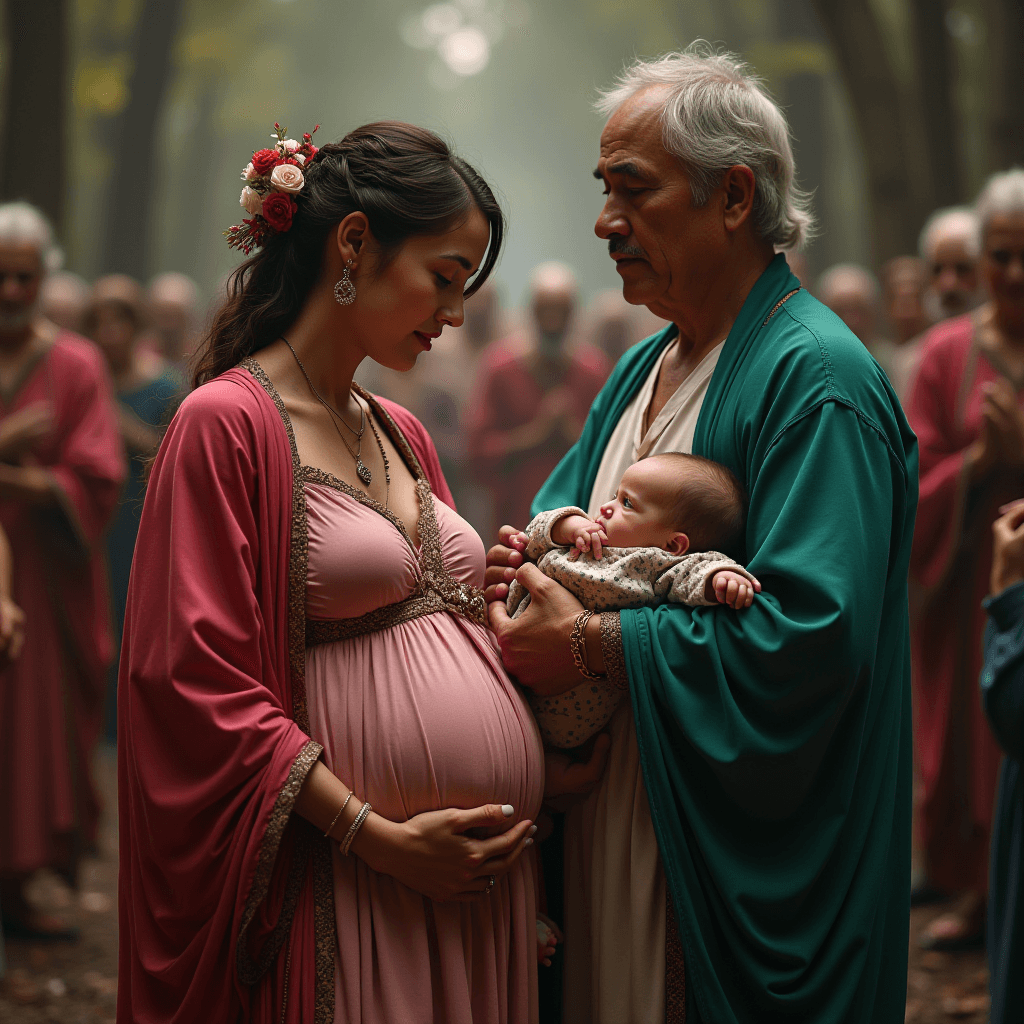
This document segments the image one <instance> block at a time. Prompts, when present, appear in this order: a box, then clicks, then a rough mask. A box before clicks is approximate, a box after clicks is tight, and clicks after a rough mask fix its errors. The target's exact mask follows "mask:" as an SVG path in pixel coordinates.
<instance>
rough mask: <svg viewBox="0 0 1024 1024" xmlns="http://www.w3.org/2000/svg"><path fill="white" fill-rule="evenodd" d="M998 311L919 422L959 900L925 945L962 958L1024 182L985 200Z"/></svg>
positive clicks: (916, 572) (934, 777) (972, 929)
mask: <svg viewBox="0 0 1024 1024" xmlns="http://www.w3.org/2000/svg"><path fill="white" fill-rule="evenodd" d="M977 211H978V216H979V222H980V228H981V239H982V254H981V261H980V268H981V273H982V275H983V277H984V279H985V282H986V284H987V287H988V291H989V294H990V301H989V302H988V303H987V304H985V305H984V306H982V307H980V308H979V309H977V310H975V311H974V312H972V313H969V314H967V315H965V316H960V317H956V318H954V319H952V320H947V321H945V322H944V323H941V324H939V325H937V326H936V327H934V328H932V330H931V332H930V333H929V335H928V336H927V337H926V340H925V343H924V348H923V351H922V356H921V364H920V368H919V370H918V374H917V378H916V381H915V384H914V387H913V391H912V394H911V399H910V406H909V409H908V419H909V421H910V424H911V426H912V427H913V429H914V430H915V432H916V433H917V436H918V439H919V442H920V448H921V499H920V505H919V507H918V514H917V528H916V533H915V536H914V554H913V561H912V563H911V572H912V580H913V583H914V584H915V589H916V594H915V593H912V600H913V601H914V604H915V607H916V613H917V617H916V623H915V626H914V630H913V644H912V650H913V659H914V660H913V664H914V686H915V701H914V704H915V707H914V711H915V719H916V720H915V730H914V740H915V747H916V757H917V763H918V770H919V773H920V780H921V787H922V791H923V792H922V800H921V805H920V833H921V837H920V838H921V845H922V849H923V852H924V857H925V870H926V872H927V882H928V888H929V889H933V890H936V891H937V892H939V893H941V894H946V895H949V896H956V897H958V899H957V901H956V902H955V903H954V904H953V905H952V906H951V907H950V909H949V911H948V912H947V913H944V914H943V915H941V916H940V917H938V918H937V919H936V920H935V921H934V922H932V923H931V924H930V925H929V927H928V928H927V929H926V930H925V932H924V933H923V935H922V943H923V944H925V945H927V946H930V947H934V948H959V947H962V946H964V945H968V944H971V943H974V942H980V940H981V937H982V935H983V931H984V908H985V893H986V889H987V876H988V850H989V836H990V832H991V828H992V808H993V802H994V799H995V790H996V780H997V776H998V771H999V762H1000V757H1001V755H1000V751H999V747H998V745H997V744H996V741H995V739H994V738H993V736H992V733H991V731H990V729H989V727H988V724H987V722H986V720H985V715H984V712H983V710H982V707H981V704H980V703H979V701H978V695H977V682H978V675H979V673H980V671H981V665H982V657H983V650H982V640H983V635H984V630H985V623H986V615H985V611H984V609H983V608H982V604H981V602H982V599H983V598H984V597H985V595H986V594H987V593H988V584H989V566H990V564H991V560H992V531H991V524H992V521H993V520H994V519H995V518H996V514H997V510H998V509H999V507H1000V506H1001V505H1002V504H1004V503H1005V502H1007V501H1009V500H1011V499H1012V498H1015V497H1017V496H1018V495H1019V494H1020V493H1021V491H1022V489H1024V413H1022V411H1021V407H1020V402H1021V392H1022V390H1024V266H1022V263H1021V260H1022V256H1021V253H1022V251H1024V172H1021V171H1010V172H1008V173H1007V174H1005V175H996V176H995V177H993V178H992V179H991V180H990V181H989V183H988V185H987V186H986V187H985V189H984V190H983V192H982V193H981V196H980V197H979V199H978V203H977Z"/></svg>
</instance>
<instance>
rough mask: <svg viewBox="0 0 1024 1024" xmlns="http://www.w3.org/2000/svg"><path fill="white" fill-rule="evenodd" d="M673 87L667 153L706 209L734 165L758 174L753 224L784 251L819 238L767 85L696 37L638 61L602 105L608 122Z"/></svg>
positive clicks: (666, 114) (665, 118) (666, 119)
mask: <svg viewBox="0 0 1024 1024" xmlns="http://www.w3.org/2000/svg"><path fill="white" fill-rule="evenodd" d="M654 85H664V86H668V89H669V91H668V97H667V98H666V100H665V106H664V108H663V109H662V114H661V120H662V129H663V138H664V143H665V148H666V149H667V150H668V151H669V152H670V153H672V154H673V155H675V156H676V157H678V158H679V160H681V161H682V163H683V165H684V166H685V167H686V169H687V172H688V174H689V177H690V191H691V193H692V195H693V203H694V205H695V206H703V205H704V204H705V203H707V202H708V200H709V199H710V198H711V193H712V192H713V191H714V190H715V188H717V187H718V185H719V183H720V182H721V180H722V174H723V173H724V172H725V171H726V170H728V168H730V167H733V166H734V165H736V164H743V165H745V166H747V167H749V168H750V169H751V171H753V172H754V182H755V192H754V207H753V221H754V227H755V229H756V230H757V232H758V234H759V235H760V236H761V237H762V238H763V239H764V240H765V241H768V242H771V243H772V244H773V245H775V246H778V247H779V248H781V249H798V248H800V247H801V246H802V245H803V244H804V242H806V241H807V240H808V239H809V238H810V237H811V236H812V235H813V233H814V216H813V215H812V214H811V212H810V199H811V197H810V195H809V194H808V193H806V192H803V191H801V190H800V189H799V188H798V187H797V185H796V181H795V171H796V168H795V165H794V161H793V147H792V145H791V144H790V133H789V125H788V124H787V123H786V116H785V114H783V113H782V111H781V110H780V109H779V106H778V104H777V103H776V102H775V101H774V100H773V99H772V98H771V97H770V96H769V95H768V92H767V91H766V89H765V87H764V84H763V82H762V81H761V79H759V78H758V77H757V76H756V75H755V74H754V73H753V72H752V71H751V70H750V68H749V66H748V65H747V64H745V63H744V62H743V61H741V60H740V59H739V58H738V57H737V56H736V55H735V54H732V53H725V52H719V51H717V50H716V49H715V48H714V47H713V46H712V45H711V44H710V43H708V42H705V41H704V40H702V39H701V40H697V42H695V43H692V44H691V45H690V46H688V47H687V48H686V49H685V50H683V51H682V52H680V53H670V54H667V55H666V56H664V57H660V58H659V59H658V60H653V61H643V60H638V61H635V62H634V63H633V64H631V65H630V66H629V67H627V68H626V69H625V70H624V71H623V72H622V74H620V75H619V77H618V78H617V79H616V81H615V85H614V86H613V87H612V88H610V89H606V90H604V91H602V93H601V97H600V99H599V100H598V101H597V103H596V107H597V109H598V110H599V111H600V112H601V113H602V114H604V115H605V116H606V117H607V116H608V115H610V114H611V113H612V112H613V111H615V110H616V109H618V108H619V107H620V106H621V105H622V104H623V103H624V102H625V101H626V100H628V99H629V98H630V97H631V96H633V95H634V94H635V93H637V92H639V91H640V90H641V89H646V88H648V87H649V86H654Z"/></svg>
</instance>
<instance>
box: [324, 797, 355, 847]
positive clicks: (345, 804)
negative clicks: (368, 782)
mask: <svg viewBox="0 0 1024 1024" xmlns="http://www.w3.org/2000/svg"><path fill="white" fill-rule="evenodd" d="M351 799H352V790H351V789H350V790H349V791H348V796H347V797H345V801H344V803H342V805H341V807H339V808H338V813H337V814H336V815H335V816H334V821H332V822H331V823H330V825H328V826H327V831H326V832H325V833H324V835H325V836H330V834H331V830H332V829H333V828H334V826H335V825H337V824H338V819H339V818H340V817H341V816H342V815H343V814H344V813H345V808H346V807H348V802H349V800H351Z"/></svg>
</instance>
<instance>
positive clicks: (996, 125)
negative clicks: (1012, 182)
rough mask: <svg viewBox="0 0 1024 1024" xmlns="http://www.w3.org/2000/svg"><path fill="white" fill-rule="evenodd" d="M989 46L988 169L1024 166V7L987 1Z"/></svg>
mask: <svg viewBox="0 0 1024 1024" xmlns="http://www.w3.org/2000/svg"><path fill="white" fill-rule="evenodd" d="M985 13H986V21H987V23H988V24H987V29H988V31H987V36H988V38H987V40H986V45H987V46H988V48H989V52H990V53H991V55H992V63H991V67H992V75H991V78H990V80H989V88H988V93H989V125H988V135H989V167H990V169H991V170H992V171H1005V170H1007V169H1009V168H1010V167H1013V166H1014V165H1016V166H1018V167H1022V166H1024V59H1022V57H1021V50H1022V48H1024V5H1022V4H1021V2H1020V0H988V2H987V3H986V4H985Z"/></svg>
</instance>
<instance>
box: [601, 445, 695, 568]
mask: <svg viewBox="0 0 1024 1024" xmlns="http://www.w3.org/2000/svg"><path fill="white" fill-rule="evenodd" d="M678 488H679V466H678V464H673V463H671V462H668V461H667V460H663V459H657V458H652V459H644V460H643V461H642V462H638V463H636V465H634V466H630V467H629V469H627V470H626V472H625V473H623V475H622V480H621V481H620V483H619V489H618V491H617V492H616V494H615V497H614V498H612V500H611V501H609V502H606V503H605V504H604V505H602V506H601V511H600V512H599V514H598V517H597V521H598V522H599V523H600V524H601V525H602V526H603V527H604V532H605V533H606V534H607V535H608V544H609V546H610V547H615V548H664V549H665V550H668V551H674V552H676V553H677V554H682V551H678V550H677V548H679V546H680V539H679V538H684V539H685V535H684V534H682V533H680V532H679V529H678V527H677V524H675V523H673V522H672V512H673V508H674V506H675V495H676V493H677V492H678ZM683 550H685V546H684V548H683Z"/></svg>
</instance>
